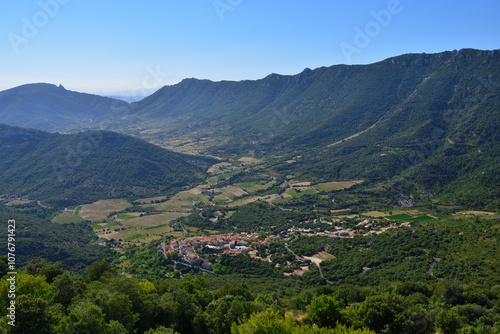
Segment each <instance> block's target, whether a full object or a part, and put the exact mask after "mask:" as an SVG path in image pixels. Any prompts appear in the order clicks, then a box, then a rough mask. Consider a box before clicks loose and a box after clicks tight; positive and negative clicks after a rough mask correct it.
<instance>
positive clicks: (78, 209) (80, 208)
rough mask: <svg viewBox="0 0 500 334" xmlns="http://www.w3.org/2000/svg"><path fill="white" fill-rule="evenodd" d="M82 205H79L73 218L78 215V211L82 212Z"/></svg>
mask: <svg viewBox="0 0 500 334" xmlns="http://www.w3.org/2000/svg"><path fill="white" fill-rule="evenodd" d="M82 208H83V205H79V206H77V207H76V209H75V216H78V215H79V214H80V211H81V210H82Z"/></svg>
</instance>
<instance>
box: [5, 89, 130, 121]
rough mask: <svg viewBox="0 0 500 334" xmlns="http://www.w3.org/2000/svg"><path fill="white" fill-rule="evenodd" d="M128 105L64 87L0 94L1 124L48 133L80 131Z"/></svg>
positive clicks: (21, 90) (10, 90)
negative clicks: (70, 130) (81, 128)
mask: <svg viewBox="0 0 500 334" xmlns="http://www.w3.org/2000/svg"><path fill="white" fill-rule="evenodd" d="M127 105H128V104H127V103H126V102H124V101H121V100H116V99H111V98H107V97H102V96H98V95H92V94H85V93H78V92H73V91H69V90H66V89H65V88H64V87H63V86H55V85H52V84H44V83H38V84H28V85H23V86H19V87H15V88H12V89H8V90H5V91H2V92H0V123H5V124H9V125H14V126H21V127H25V128H35V129H39V130H46V131H60V130H63V129H64V130H67V129H79V128H80V127H81V126H83V127H87V125H88V124H92V123H93V122H95V121H96V120H98V119H105V118H106V117H108V115H109V114H110V113H112V112H113V111H114V110H118V109H119V108H124V107H126V106H127Z"/></svg>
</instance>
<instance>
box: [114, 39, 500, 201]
mask: <svg viewBox="0 0 500 334" xmlns="http://www.w3.org/2000/svg"><path fill="white" fill-rule="evenodd" d="M499 76H500V52H499V51H498V50H495V51H480V50H472V49H464V50H460V51H451V52H443V53H438V54H407V55H402V56H398V57H394V58H390V59H387V60H384V61H381V62H379V63H375V64H370V65H355V66H346V65H336V66H331V67H322V68H318V69H315V70H309V69H306V70H304V71H303V72H302V73H300V74H297V75H289V76H286V75H277V74H271V75H269V76H267V77H266V78H264V79H261V80H256V81H240V82H228V81H222V82H211V81H208V80H196V79H186V80H184V81H182V82H181V83H179V84H177V85H173V86H167V87H164V88H162V89H160V90H159V91H158V92H156V93H155V94H153V95H151V96H149V97H147V98H145V99H143V100H142V101H140V102H138V103H136V104H134V105H133V109H132V112H131V113H130V114H129V115H128V116H127V117H125V118H123V119H122V120H121V121H122V122H125V123H123V124H124V125H125V124H135V126H136V127H137V128H136V129H137V130H141V131H142V130H144V129H157V131H154V134H146V135H145V136H147V138H148V139H149V140H152V141H155V142H160V143H161V142H168V141H171V140H172V139H173V138H178V137H182V136H184V138H190V139H191V140H194V141H195V142H196V141H199V142H201V141H202V139H203V138H204V137H210V138H211V139H212V143H211V145H210V147H208V148H207V150H208V151H209V152H210V153H212V154H219V155H224V154H230V153H236V154H241V153H249V152H253V153H254V154H256V155H257V156H259V157H264V158H265V160H266V161H270V163H271V165H272V168H273V169H275V170H276V171H278V172H280V173H281V174H283V175H288V174H292V175H295V176H296V177H299V178H302V179H305V180H312V181H331V180H346V179H364V180H367V181H373V182H382V183H383V184H385V186H386V187H387V188H389V190H390V191H391V192H393V193H394V194H395V195H396V197H400V199H401V198H409V197H411V196H414V197H421V196H428V195H431V196H433V195H436V194H439V195H440V196H441V197H442V198H443V199H448V200H450V201H452V202H454V203H455V202H456V203H459V204H460V205H465V206H469V207H483V208H485V207H486V208H489V209H493V210H494V209H495V208H498V206H499V190H498V189H500V187H499V185H500V182H499V181H500V180H499V179H498V175H500V173H499V172H500V170H499V169H500V160H499V159H500V158H499V157H500V154H499V143H500V137H499V134H498V129H499V128H500V97H499V93H500V83H499V82H500V81H499V79H500V78H499ZM118 124H119V123H118ZM136 133H137V134H138V132H137V131H136ZM143 133H144V132H143ZM276 156H277V158H276ZM296 156H300V158H299V159H295V160H296V163H293V164H290V163H286V162H285V161H287V160H292V159H293V158H294V157H296Z"/></svg>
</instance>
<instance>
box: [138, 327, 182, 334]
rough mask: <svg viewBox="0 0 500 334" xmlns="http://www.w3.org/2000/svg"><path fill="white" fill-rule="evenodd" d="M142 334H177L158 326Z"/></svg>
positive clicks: (170, 329)
mask: <svg viewBox="0 0 500 334" xmlns="http://www.w3.org/2000/svg"><path fill="white" fill-rule="evenodd" d="M144 334H178V333H177V332H174V330H173V329H172V328H167V327H163V326H159V327H158V328H156V329H150V330H148V331H147V332H144Z"/></svg>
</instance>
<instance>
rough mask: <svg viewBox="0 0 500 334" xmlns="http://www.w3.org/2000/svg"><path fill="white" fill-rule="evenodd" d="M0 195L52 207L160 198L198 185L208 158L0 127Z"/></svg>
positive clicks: (104, 138) (120, 139)
mask: <svg viewBox="0 0 500 334" xmlns="http://www.w3.org/2000/svg"><path fill="white" fill-rule="evenodd" d="M0 138H1V141H0V170H2V173H1V174H0V193H1V194H4V195H8V196H16V197H23V198H24V197H28V198H30V199H34V200H41V201H42V202H44V203H48V204H49V205H55V206H68V205H73V204H81V203H86V202H91V201H94V200H97V199H103V198H116V197H131V198H133V197H136V196H149V195H156V194H162V193H163V194H165V193H169V192H172V191H174V190H178V189H180V188H182V187H184V186H188V185H193V184H196V183H197V182H200V181H201V180H202V179H203V177H204V170H205V169H206V168H207V165H208V164H210V163H212V162H213V159H211V158H204V157H199V156H196V157H195V156H188V155H183V154H178V153H174V152H170V151H168V150H165V149H162V148H160V147H158V146H155V145H152V144H149V143H147V142H145V141H143V140H140V139H136V138H133V137H129V136H125V135H121V134H118V133H114V132H109V131H91V132H85V133H80V134H71V135H61V134H58V133H54V134H51V133H47V132H42V131H38V130H27V129H23V128H17V127H11V126H7V125H0Z"/></svg>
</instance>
